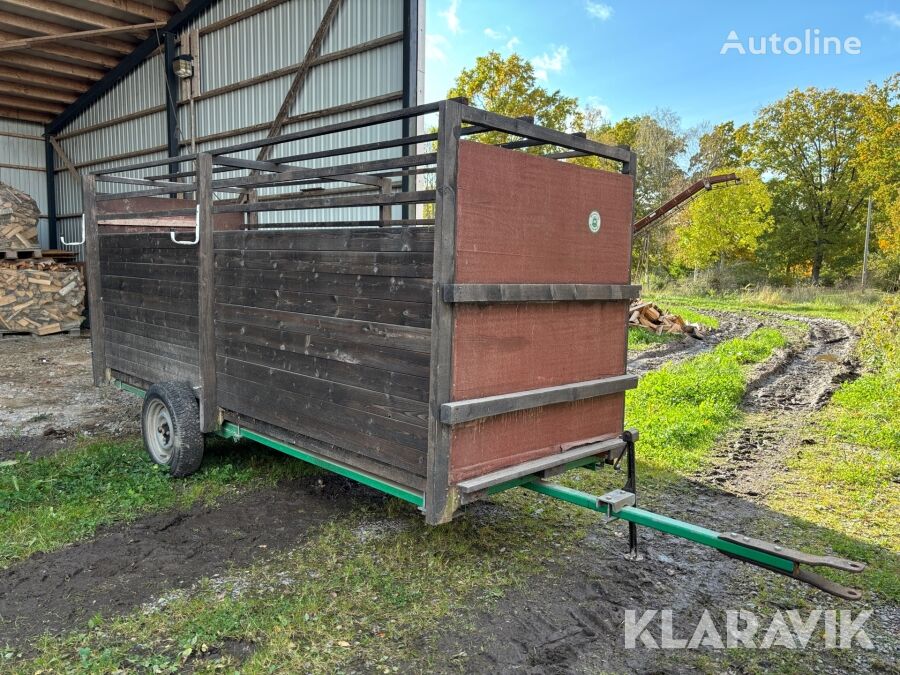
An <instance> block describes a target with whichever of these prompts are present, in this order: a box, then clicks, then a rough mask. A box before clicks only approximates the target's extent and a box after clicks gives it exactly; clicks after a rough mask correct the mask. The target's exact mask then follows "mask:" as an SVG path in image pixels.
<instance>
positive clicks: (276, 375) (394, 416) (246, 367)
mask: <svg viewBox="0 0 900 675" xmlns="http://www.w3.org/2000/svg"><path fill="white" fill-rule="evenodd" d="M217 368H218V369H219V371H221V372H222V373H225V374H227V375H231V376H233V377H237V378H240V379H242V380H247V381H248V382H260V383H262V384H267V385H269V386H272V387H276V388H278V389H281V390H283V391H289V392H292V393H294V394H299V395H301V396H308V397H309V398H312V399H317V400H320V401H324V402H327V403H333V404H334V405H339V406H343V407H345V408H349V409H350V410H357V411H359V412H362V413H366V414H369V415H373V416H376V417H379V418H384V419H385V420H387V421H381V420H379V422H380V424H383V425H385V426H390V425H391V423H394V422H396V423H398V424H396V426H397V428H398V429H401V430H404V431H408V429H409V427H408V426H406V425H412V426H415V427H420V428H421V429H422V430H423V431H422V433H421V434H420V436H419V437H418V441H421V445H422V446H423V447H424V444H425V442H426V434H425V433H424V429H425V428H426V425H427V421H428V405H427V404H426V403H423V402H420V401H410V400H409V399H401V398H398V397H396V396H390V395H388V394H382V393H379V392H376V391H372V390H371V389H363V388H360V387H354V386H350V385H347V384H341V383H337V382H330V381H328V380H326V379H323V378H319V377H314V376H313V377H308V376H306V375H298V374H297V373H293V372H290V371H287V370H281V369H279V368H275V367H272V366H268V365H259V364H255V363H250V362H248V361H242V360H240V359H235V358H231V357H228V356H221V357H219V358H218V360H217Z"/></svg>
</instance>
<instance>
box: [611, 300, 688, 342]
mask: <svg viewBox="0 0 900 675" xmlns="http://www.w3.org/2000/svg"><path fill="white" fill-rule="evenodd" d="M628 324H629V325H630V326H640V327H641V328H646V329H647V330H650V331H653V332H654V333H656V334H657V335H661V334H663V333H685V334H687V335H693V336H694V337H703V327H702V326H700V324H696V323H688V322H687V321H685V320H684V319H682V318H681V317H680V316H678V315H677V314H669V313H668V312H666V311H664V310H663V309H661V308H660V306H659V305H657V304H656V303H655V302H644V301H642V300H638V301H637V302H634V303H632V305H631V308H630V315H629V318H628Z"/></svg>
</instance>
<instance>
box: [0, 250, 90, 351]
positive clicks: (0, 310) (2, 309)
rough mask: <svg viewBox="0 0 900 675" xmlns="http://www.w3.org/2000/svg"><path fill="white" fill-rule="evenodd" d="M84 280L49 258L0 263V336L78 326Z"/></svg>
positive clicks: (62, 329) (73, 268)
mask: <svg viewBox="0 0 900 675" xmlns="http://www.w3.org/2000/svg"><path fill="white" fill-rule="evenodd" d="M83 309H84V280H83V279H82V276H81V272H80V271H79V269H78V268H77V267H75V266H74V265H66V264H63V263H57V262H54V261H53V260H50V259H37V260H33V259H32V260H17V261H5V260H0V333H31V334H32V335H50V334H52V333H61V332H64V331H69V330H74V329H76V328H78V327H79V326H81V319H82V317H81V312H82V310H83Z"/></svg>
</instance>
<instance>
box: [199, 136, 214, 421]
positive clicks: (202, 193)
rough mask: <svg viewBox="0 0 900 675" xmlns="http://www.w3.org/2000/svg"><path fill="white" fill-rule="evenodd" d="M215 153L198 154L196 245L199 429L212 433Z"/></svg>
mask: <svg viewBox="0 0 900 675" xmlns="http://www.w3.org/2000/svg"><path fill="white" fill-rule="evenodd" d="M213 198H214V195H213V192H212V155H209V154H208V153H202V154H201V155H200V156H199V157H198V158H197V203H198V205H199V207H200V210H199V211H198V227H199V237H200V243H199V246H198V248H197V277H198V289H197V302H198V308H199V323H198V326H197V329H198V332H199V334H200V341H199V342H200V344H199V365H200V431H202V432H204V433H210V432H212V431H215V430H216V428H217V427H218V417H219V410H218V404H217V402H216V396H217V388H216V324H215V309H216V290H215V287H216V266H215V259H216V254H215V240H214V235H213V229H214V225H215V223H214V221H213V213H212V206H213Z"/></svg>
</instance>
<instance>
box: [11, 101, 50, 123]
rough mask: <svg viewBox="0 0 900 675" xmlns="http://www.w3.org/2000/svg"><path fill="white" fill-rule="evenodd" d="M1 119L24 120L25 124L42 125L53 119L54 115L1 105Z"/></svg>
mask: <svg viewBox="0 0 900 675" xmlns="http://www.w3.org/2000/svg"><path fill="white" fill-rule="evenodd" d="M0 117H8V118H10V119H14V120H22V121H23V122H41V123H42V124H45V123H47V122H49V121H50V120H52V119H53V115H50V114H47V113H38V112H31V111H28V110H22V109H20V108H7V107H6V106H4V105H0Z"/></svg>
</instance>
